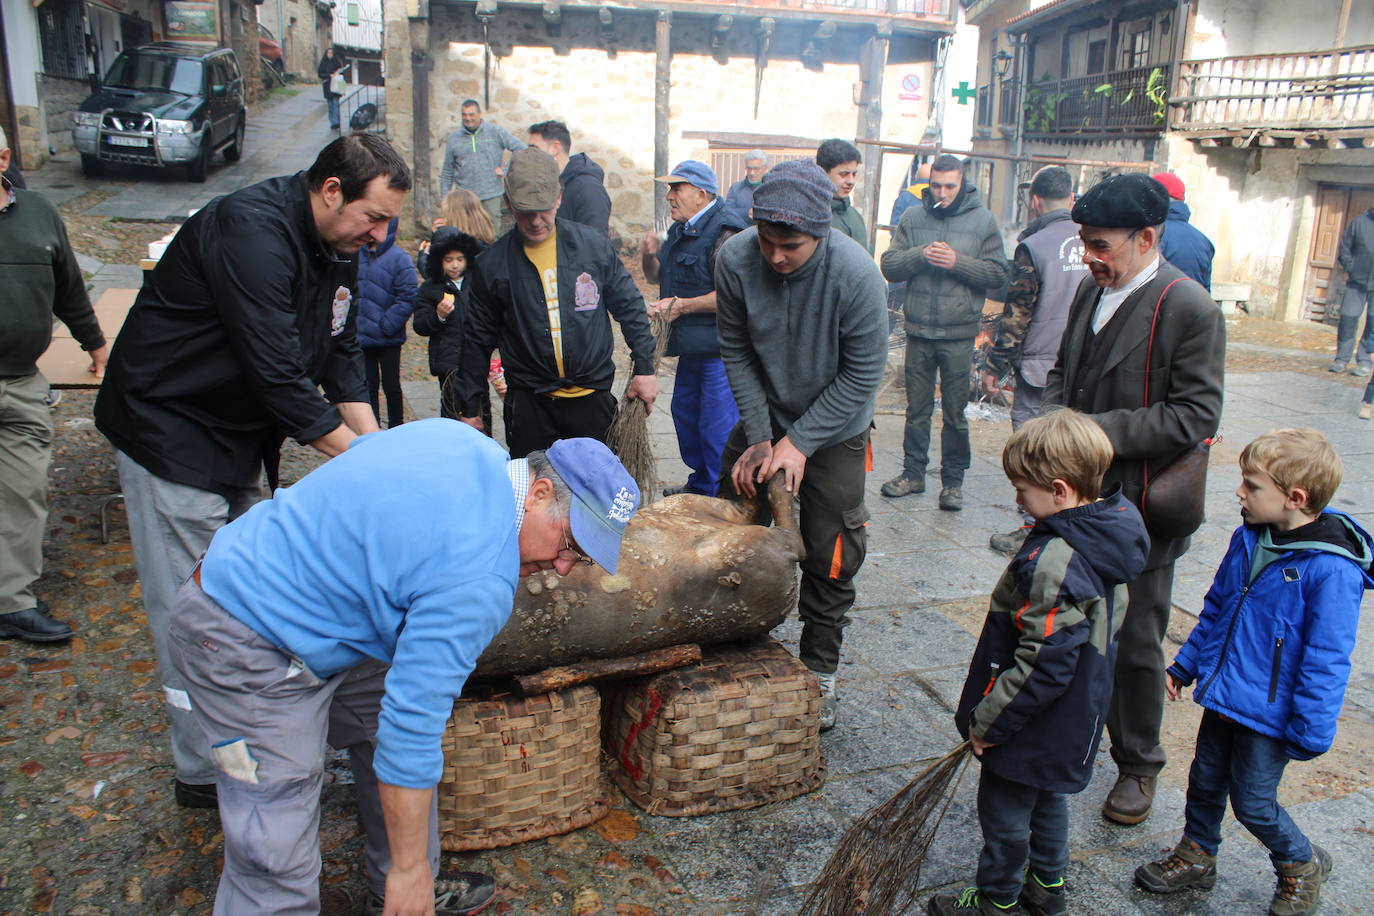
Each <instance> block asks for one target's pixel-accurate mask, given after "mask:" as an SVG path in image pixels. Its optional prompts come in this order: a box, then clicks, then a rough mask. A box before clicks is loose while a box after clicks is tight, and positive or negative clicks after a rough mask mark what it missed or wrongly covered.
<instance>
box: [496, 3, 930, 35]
mask: <svg viewBox="0 0 1374 916" xmlns="http://www.w3.org/2000/svg"><path fill="white" fill-rule="evenodd" d="M500 2H501V4H502V5H503V6H504V5H507V4H509V5H512V6H521V5H533V6H546V5H547V4H546V3H545V0H500ZM954 3H955V0H749V2H748V3H744V2H741V0H615V2H614V3H613V4H611V5H610V7H611V8H613V9H629V10H650V11H654V12H658V11H662V10H668V11H671V12H673V13H685V14H697V15H701V14H705V15H722V14H726V13H728V14H730V15H733V16H735V17H736V18H739V17H741V16H746V17H749V18H756V17H762V16H772V17H774V18H779V19H833V20H835V21H836V22H838V23H841V24H844V23H874V24H876V23H883V22H890V23H892V24H893V25H894V26H896V27H897V28H899V29H903V30H905V31H912V30H924V29H926V28H930V29H934V30H936V31H940V32H952V31H953V30H954V20H955V12H954ZM557 5H558V6H560V7H561V8H562V9H565V10H577V9H590V10H593V11H595V10H599V9H601V8H602V3H601V2H600V0H559V2H558V3H557Z"/></svg>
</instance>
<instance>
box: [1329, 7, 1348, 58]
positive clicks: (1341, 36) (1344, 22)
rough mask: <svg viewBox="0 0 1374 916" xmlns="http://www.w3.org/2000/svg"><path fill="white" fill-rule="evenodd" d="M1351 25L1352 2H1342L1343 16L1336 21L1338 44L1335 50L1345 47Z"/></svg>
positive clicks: (1335, 45)
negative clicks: (1346, 34)
mask: <svg viewBox="0 0 1374 916" xmlns="http://www.w3.org/2000/svg"><path fill="white" fill-rule="evenodd" d="M1349 25H1350V0H1341V14H1340V16H1338V17H1337V19H1336V43H1335V44H1334V45H1332V47H1335V48H1344V47H1345V30H1346V27H1347V26H1349Z"/></svg>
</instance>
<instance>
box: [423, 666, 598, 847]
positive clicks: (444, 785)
mask: <svg viewBox="0 0 1374 916" xmlns="http://www.w3.org/2000/svg"><path fill="white" fill-rule="evenodd" d="M600 736H601V696H600V694H598V693H597V691H596V688H594V687H585V686H583V687H571V688H569V689H567V690H558V691H554V692H552V693H545V694H540V695H539V696H534V697H517V696H512V695H510V694H497V695H496V696H493V697H490V698H488V699H465V700H459V701H458V702H456V703H455V704H454V705H453V717H452V718H451V719H449V722H448V728H447V730H446V731H445V733H444V741H443V748H444V773H443V776H442V777H441V778H440V781H439V843H440V845H441V846H442V847H443V848H444V849H445V850H446V851H448V852H462V851H464V850H469V849H491V848H493V847H496V846H509V845H511V844H512V843H523V842H525V841H526V840H534V839H538V838H539V837H546V836H553V835H555V834H560V833H567V832H568V831H570V830H576V829H577V828H579V827H585V826H587V825H588V824H592V823H595V822H596V821H599V820H600V819H601V818H603V817H605V816H606V813H607V812H608V811H609V810H610V794H611V791H610V786H609V785H608V784H607V782H606V780H605V777H604V776H603V775H602V773H601V766H600V757H601V748H600V744H601V742H600Z"/></svg>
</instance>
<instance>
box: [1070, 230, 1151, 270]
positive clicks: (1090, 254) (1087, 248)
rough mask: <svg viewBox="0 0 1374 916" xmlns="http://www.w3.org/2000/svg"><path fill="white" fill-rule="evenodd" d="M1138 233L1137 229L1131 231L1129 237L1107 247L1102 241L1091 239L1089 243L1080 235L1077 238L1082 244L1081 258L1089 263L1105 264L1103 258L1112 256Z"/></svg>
mask: <svg viewBox="0 0 1374 916" xmlns="http://www.w3.org/2000/svg"><path fill="white" fill-rule="evenodd" d="M1138 232H1140V230H1139V229H1132V230H1131V234H1130V235H1128V236H1126V237H1125V238H1124V239H1122V240H1121V241H1119V242H1117V243H1116V244H1115V245H1108V244H1106V242H1104V241H1103V240H1102V239H1093V240H1091V241H1089V240H1088V239H1085V238H1083V236H1082V235H1081V234H1080V235H1079V236H1078V240H1079V241H1080V242H1082V243H1083V257H1085V258H1086V259H1088V260H1089V261H1095V262H1097V263H1098V264H1105V263H1107V262H1106V261H1104V260H1103V258H1104V257H1105V256H1106V255H1109V254H1112V253H1113V252H1114V251H1116V250H1117V249H1118V248H1120V247H1121V246H1122V245H1124V244H1126V243H1127V242H1129V241H1130V240H1131V239H1133V238H1135V237H1136V234H1137V233H1138Z"/></svg>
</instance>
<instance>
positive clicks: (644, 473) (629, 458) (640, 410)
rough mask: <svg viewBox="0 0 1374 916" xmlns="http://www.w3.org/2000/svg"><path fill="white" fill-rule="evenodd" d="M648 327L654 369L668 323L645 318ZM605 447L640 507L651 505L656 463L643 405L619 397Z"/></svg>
mask: <svg viewBox="0 0 1374 916" xmlns="http://www.w3.org/2000/svg"><path fill="white" fill-rule="evenodd" d="M649 326H650V328H651V329H652V330H653V332H654V366H655V368H657V367H658V364H659V361H660V360H662V359H663V351H664V350H665V349H666V348H667V346H668V330H669V328H670V323H669V321H668V319H667V318H665V317H664V316H663V314H662V313H659V314H655V315H650V316H649ZM606 444H607V445H608V446H610V449H611V451H613V452H615V454H616V457H617V458H619V459H620V463H621V464H623V465H625V470H627V471H629V472H630V476H631V477H633V478H634V479H635V483H637V484H639V498H640V505H642V506H647V505H648V504H649V503H651V502H653V501H654V499H655V498H657V496H658V463H657V461H655V460H654V450H653V446H652V445H651V443H650V442H649V411H648V410H647V409H646V408H645V406H644V402H643V401H641V400H640V399H639V398H629V397H626V396H625V395H621V397H620V406H619V407H618V408H617V409H616V412H615V419H614V420H612V421H611V428H610V431H609V432H608V433H607V434H606Z"/></svg>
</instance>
